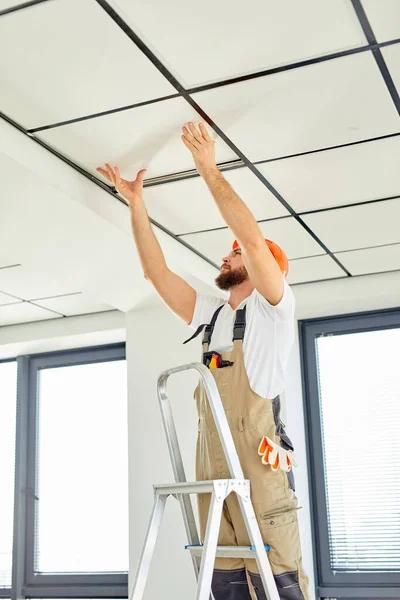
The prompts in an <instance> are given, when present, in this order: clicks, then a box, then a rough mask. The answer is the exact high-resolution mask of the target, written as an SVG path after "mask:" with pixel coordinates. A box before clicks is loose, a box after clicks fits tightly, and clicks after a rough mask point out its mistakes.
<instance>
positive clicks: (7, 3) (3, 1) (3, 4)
mask: <svg viewBox="0 0 400 600" xmlns="http://www.w3.org/2000/svg"><path fill="white" fill-rule="evenodd" d="M22 3H23V0H0V12H1V11H2V10H6V9H7V8H11V7H12V6H18V4H22Z"/></svg>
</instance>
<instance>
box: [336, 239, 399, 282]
mask: <svg viewBox="0 0 400 600" xmlns="http://www.w3.org/2000/svg"><path fill="white" fill-rule="evenodd" d="M337 257H338V259H339V260H340V262H341V263H343V265H344V266H345V267H346V268H347V269H348V270H349V271H350V273H351V274H352V275H365V274H367V273H381V272H383V271H395V270H397V269H400V243H399V244H393V245H391V246H380V247H379V248H367V249H365V250H354V251H353V252H340V253H339V254H338V255H337Z"/></svg>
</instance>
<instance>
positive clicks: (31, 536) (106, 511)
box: [0, 345, 128, 598]
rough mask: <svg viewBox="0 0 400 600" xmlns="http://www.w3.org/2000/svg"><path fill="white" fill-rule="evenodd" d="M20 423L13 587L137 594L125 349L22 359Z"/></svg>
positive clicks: (30, 591)
mask: <svg viewBox="0 0 400 600" xmlns="http://www.w3.org/2000/svg"><path fill="white" fill-rule="evenodd" d="M1 366H2V365H0V367H1ZM1 373H2V371H1V370H0V377H1ZM14 409H15V401H14ZM0 410H1V409H0ZM14 412H15V411H14ZM0 416H2V415H0ZM15 430H16V431H17V460H16V471H15V481H16V490H17V495H16V498H18V499H19V500H18V503H17V504H16V508H15V515H16V527H15V531H14V564H13V570H14V577H13V581H14V587H15V589H14V590H13V594H12V595H13V596H14V595H15V596H17V597H23V596H24V595H26V596H29V597H38V598H43V597H52V598H57V597H65V596H66V590H68V593H67V595H68V597H75V598H85V597H92V598H93V597H107V598H113V597H114V598H115V597H117V598H123V597H127V579H128V577H127V572H128V464H127V460H128V447H127V446H128V432H127V374H126V360H125V347H124V346H122V345H115V346H110V347H101V348H91V349H84V350H74V351H69V352H57V353H52V354H46V355H35V356H31V357H22V358H19V359H18V408H17V427H16V428H15V426H14V436H15ZM2 442H3V440H0V444H1V443H2ZM11 470H12V469H11ZM13 479H14V477H13ZM12 488H13V490H14V485H12ZM2 516H3V515H2ZM8 518H9V517H8ZM0 523H1V521H0ZM11 523H12V516H11ZM1 537H2V536H1ZM11 539H12V538H11ZM1 543H2V540H1V541H0V544H1ZM0 548H1V546H0ZM1 551H3V550H2V548H1ZM10 562H11V561H9V564H10ZM1 568H3V566H2V563H1ZM9 571H10V573H11V569H9ZM9 580H11V575H9ZM2 595H3V596H4V594H2Z"/></svg>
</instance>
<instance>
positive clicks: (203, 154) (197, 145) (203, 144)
mask: <svg viewBox="0 0 400 600" xmlns="http://www.w3.org/2000/svg"><path fill="white" fill-rule="evenodd" d="M182 131H183V136H182V141H183V143H184V144H185V146H186V148H188V149H189V150H190V152H191V153H192V156H193V160H194V164H195V165H196V169H197V170H198V172H199V175H201V176H202V177H204V176H205V175H206V174H207V173H208V172H209V171H216V170H218V168H217V163H216V161H215V148H214V146H215V142H214V141H213V140H212V139H211V138H210V136H209V135H208V132H207V129H206V128H205V126H204V125H203V123H200V125H199V128H197V127H195V125H193V123H188V125H187V127H186V126H184V127H182Z"/></svg>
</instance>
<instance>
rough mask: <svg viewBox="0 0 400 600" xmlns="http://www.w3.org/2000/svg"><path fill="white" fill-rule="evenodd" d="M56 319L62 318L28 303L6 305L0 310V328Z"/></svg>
mask: <svg viewBox="0 0 400 600" xmlns="http://www.w3.org/2000/svg"><path fill="white" fill-rule="evenodd" d="M58 318H62V317H59V316H58V315H56V314H55V313H52V312H50V311H48V310H45V309H44V308H39V307H38V306H34V305H33V304H29V302H18V304H7V305H6V306H2V307H1V308H0V327H3V326H5V325H17V324H19V323H28V322H31V321H44V320H47V319H58Z"/></svg>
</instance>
